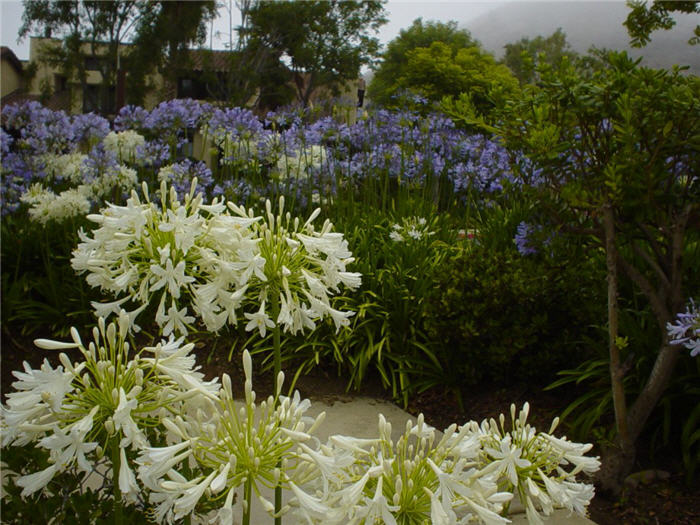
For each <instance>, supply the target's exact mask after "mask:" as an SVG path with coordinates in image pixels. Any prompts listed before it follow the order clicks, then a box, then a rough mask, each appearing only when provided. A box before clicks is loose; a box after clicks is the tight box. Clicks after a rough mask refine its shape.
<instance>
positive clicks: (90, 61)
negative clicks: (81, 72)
mask: <svg viewBox="0 0 700 525" xmlns="http://www.w3.org/2000/svg"><path fill="white" fill-rule="evenodd" d="M101 66H102V59H100V58H99V57H96V56H89V57H85V69H86V70H87V71H102V67H101Z"/></svg>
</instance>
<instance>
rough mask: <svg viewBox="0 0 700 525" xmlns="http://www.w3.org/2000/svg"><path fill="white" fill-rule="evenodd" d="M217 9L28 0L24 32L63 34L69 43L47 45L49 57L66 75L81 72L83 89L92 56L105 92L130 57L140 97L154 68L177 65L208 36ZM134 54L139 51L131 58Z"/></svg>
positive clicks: (187, 4)
mask: <svg viewBox="0 0 700 525" xmlns="http://www.w3.org/2000/svg"><path fill="white" fill-rule="evenodd" d="M215 14H216V6H215V3H214V2H213V1H207V2H166V1H161V2H149V1H145V0H139V1H135V0H129V1H94V0H92V1H88V0H82V1H77V2H63V1H59V0H49V1H46V0H25V1H24V13H23V15H22V27H21V28H20V32H19V34H20V37H24V36H26V35H28V34H29V33H30V32H32V31H38V32H39V33H42V34H44V35H45V36H57V37H62V38H63V40H64V45H63V46H56V47H54V48H51V47H48V46H47V47H46V48H45V56H44V59H45V60H48V61H49V62H51V63H52V64H55V65H58V66H60V67H61V69H62V71H63V72H64V75H65V76H66V77H67V78H75V77H77V78H78V80H79V82H80V83H81V85H82V87H83V93H85V92H86V91H85V87H86V76H87V70H86V65H85V59H86V58H87V57H97V60H96V63H97V64H98V66H99V69H100V72H101V74H102V97H106V96H107V94H108V93H109V91H110V89H112V88H113V87H114V86H115V85H116V75H117V71H118V70H119V69H120V68H123V67H124V66H126V63H127V62H128V63H129V69H130V71H131V73H132V81H133V83H134V88H135V89H134V94H135V95H136V98H139V97H140V96H142V95H143V90H139V89H138V88H139V87H143V79H144V78H145V75H146V73H148V72H150V70H149V68H152V67H154V66H155V65H164V64H169V65H172V64H174V63H175V62H176V61H177V60H178V59H181V58H182V55H183V53H184V51H185V49H186V47H187V45H188V44H189V43H191V42H193V41H201V40H202V39H203V37H204V35H205V34H206V33H205V31H206V26H205V23H206V21H207V20H209V19H211V17H213V16H215ZM129 40H133V41H134V43H135V45H134V46H132V47H130V48H129V50H128V51H127V50H124V49H122V44H124V43H125V42H127V41H129ZM86 46H87V47H86ZM131 54H133V55H134V57H133V59H131V60H130V55H131ZM122 62H124V63H122ZM166 69H167V68H166ZM132 98H133V97H132ZM133 101H134V102H138V100H133ZM110 105H111V104H110ZM111 109H112V110H113V109H114V108H113V105H112V108H111Z"/></svg>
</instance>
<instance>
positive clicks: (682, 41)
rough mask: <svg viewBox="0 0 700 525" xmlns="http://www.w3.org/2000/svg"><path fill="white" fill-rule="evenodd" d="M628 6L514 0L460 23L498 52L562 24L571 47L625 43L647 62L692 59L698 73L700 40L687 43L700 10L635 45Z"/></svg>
mask: <svg viewBox="0 0 700 525" xmlns="http://www.w3.org/2000/svg"><path fill="white" fill-rule="evenodd" d="M628 12H629V8H628V7H627V6H626V5H625V3H624V2H514V3H509V4H506V5H503V6H501V7H497V8H495V9H493V10H492V11H490V12H488V13H486V14H485V15H482V16H480V17H478V18H475V19H474V20H471V21H469V22H468V23H466V24H461V26H462V27H465V28H466V29H468V30H469V31H470V32H471V34H472V35H473V36H474V37H475V38H476V39H477V40H479V41H480V42H481V44H482V45H483V46H484V48H485V49H487V50H489V51H490V52H491V53H493V54H494V55H495V56H496V57H497V58H502V57H503V54H504V49H503V46H505V45H506V44H508V43H512V42H517V41H518V40H520V39H521V38H523V37H529V38H533V37H536V36H538V35H542V36H549V35H551V34H552V33H554V31H556V30H557V28H559V27H561V28H562V30H563V31H564V32H565V33H566V39H567V41H568V42H569V43H570V45H571V47H572V48H574V49H575V50H576V51H578V52H580V53H585V52H586V51H588V49H589V48H590V47H591V46H593V45H595V46H596V47H598V48H607V49H617V50H622V49H626V50H628V51H629V52H630V55H632V56H634V57H643V58H644V60H643V64H644V65H647V66H650V67H665V68H669V67H671V66H672V65H673V64H679V65H688V66H691V71H692V72H694V73H695V74H700V45H695V46H691V45H688V43H687V42H688V39H689V38H690V37H691V36H693V28H694V27H695V26H696V25H697V24H700V16H698V15H685V14H683V15H678V16H676V21H677V23H676V26H675V27H674V28H673V29H672V30H669V31H656V32H654V33H653V34H652V39H651V43H649V44H647V46H646V47H644V48H641V49H632V48H631V47H630V46H629V35H628V34H627V29H626V28H625V27H624V26H623V25H622V23H623V22H624V21H625V19H626V18H627V14H628Z"/></svg>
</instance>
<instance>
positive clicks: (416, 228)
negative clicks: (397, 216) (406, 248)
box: [389, 217, 435, 242]
mask: <svg viewBox="0 0 700 525" xmlns="http://www.w3.org/2000/svg"><path fill="white" fill-rule="evenodd" d="M433 226H434V225H433V224H428V221H427V220H426V219H425V218H424V217H404V218H403V219H401V222H400V223H394V224H392V226H391V231H390V232H389V238H390V239H391V240H392V241H394V242H404V241H420V240H421V239H428V238H429V237H431V236H433V235H435V232H434V231H431V230H430V229H431V228H432V227H433Z"/></svg>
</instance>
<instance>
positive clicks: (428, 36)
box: [367, 18, 477, 106]
mask: <svg viewBox="0 0 700 525" xmlns="http://www.w3.org/2000/svg"><path fill="white" fill-rule="evenodd" d="M434 42H442V43H443V44H445V45H447V46H448V47H449V49H450V51H451V52H452V53H455V54H456V53H457V51H458V50H460V49H464V48H468V47H472V46H475V45H477V42H476V41H475V40H474V39H473V38H472V36H471V34H470V33H469V31H467V30H466V29H458V28H457V22H454V21H450V22H447V23H443V22H434V21H428V22H426V23H423V20H422V19H421V18H418V19H416V20H414V21H413V24H411V26H410V27H409V28H407V29H402V30H401V31H400V32H399V36H397V37H396V38H394V39H393V40H392V41H391V42H389V44H388V46H387V48H386V51H384V53H382V56H381V61H380V63H379V66H378V68H377V69H376V71H375V73H374V77H373V78H372V81H371V82H370V85H369V86H368V88H367V96H368V98H369V99H371V101H372V102H373V103H374V104H378V105H383V106H387V105H390V104H391V97H392V96H393V95H395V94H396V93H397V91H399V89H400V88H399V87H398V86H397V80H398V79H399V78H401V77H402V76H404V75H405V73H406V67H407V65H408V53H409V52H410V51H412V50H415V49H417V48H429V47H430V46H431V44H433V43H434Z"/></svg>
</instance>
